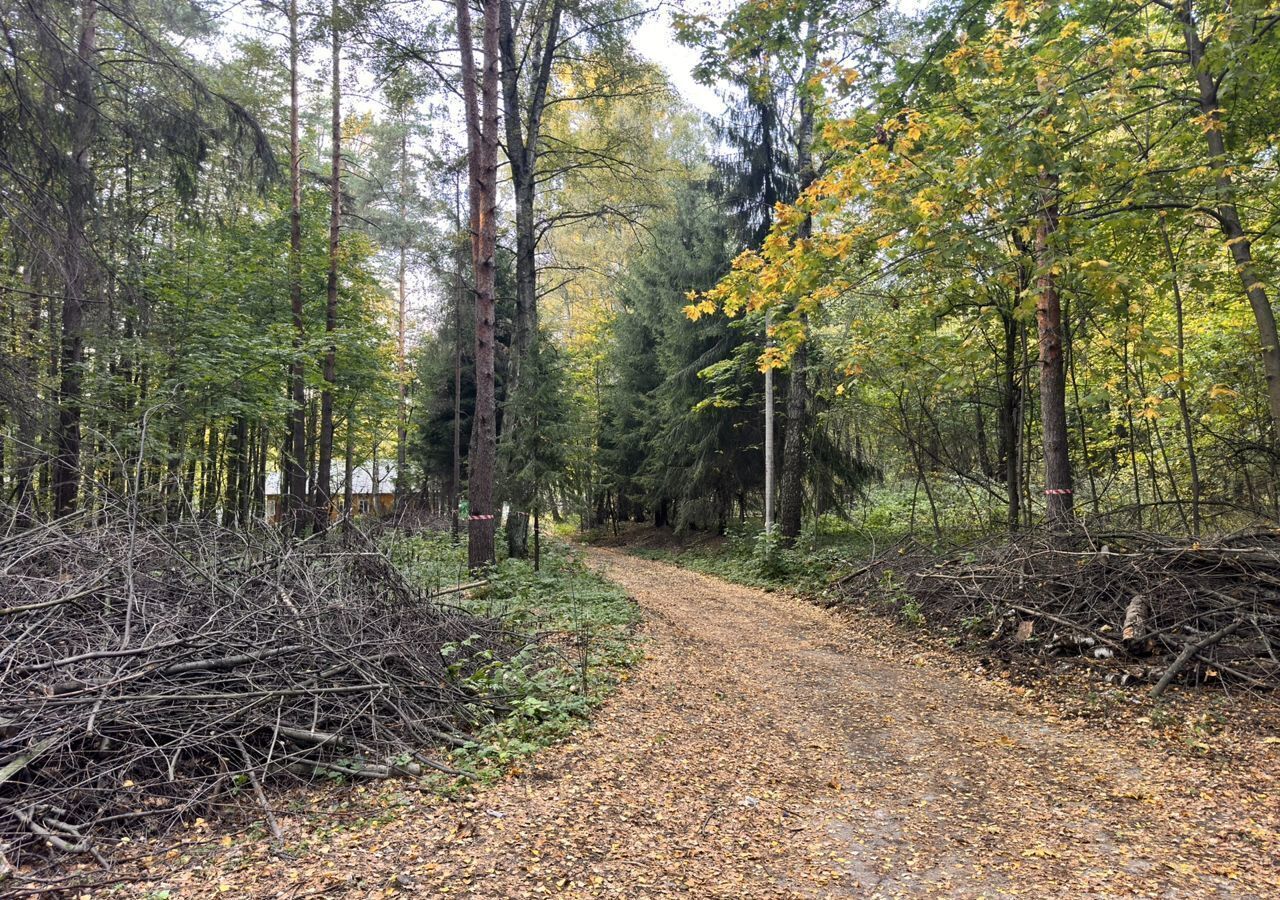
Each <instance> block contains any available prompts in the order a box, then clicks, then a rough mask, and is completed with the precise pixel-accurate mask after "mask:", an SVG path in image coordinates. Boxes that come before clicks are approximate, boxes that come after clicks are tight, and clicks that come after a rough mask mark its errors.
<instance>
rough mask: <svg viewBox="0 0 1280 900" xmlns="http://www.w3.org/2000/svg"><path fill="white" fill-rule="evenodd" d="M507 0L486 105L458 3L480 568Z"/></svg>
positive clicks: (486, 509) (463, 2) (492, 44)
mask: <svg viewBox="0 0 1280 900" xmlns="http://www.w3.org/2000/svg"><path fill="white" fill-rule="evenodd" d="M499 6H500V4H499V0H485V3H484V74H483V77H482V82H481V94H482V100H483V106H481V104H480V103H479V102H478V101H477V97H476V87H475V58H474V51H473V50H472V48H471V33H472V32H471V10H470V7H469V4H468V2H467V0H457V12H458V33H459V35H460V36H461V41H460V43H461V46H462V73H463V97H464V101H465V103H466V107H467V123H468V128H467V132H468V138H469V154H468V159H469V172H470V176H471V222H472V261H473V265H474V267H475V290H476V296H475V320H476V410H475V420H474V422H473V423H472V445H473V447H474V450H473V451H472V454H471V477H470V481H469V484H468V496H469V499H470V505H471V521H470V523H469V545H468V559H469V562H470V564H471V567H472V568H473V569H478V568H482V567H484V566H487V565H490V564H492V563H493V561H494V558H495V557H494V546H493V538H494V530H495V524H496V522H495V514H496V510H495V508H494V469H495V464H496V457H497V436H498V435H497V420H496V416H497V409H496V402H495V393H494V361H495V360H494V357H495V349H496V348H495V346H494V343H495V338H496V333H495V322H494V313H495V309H494V307H495V289H496V281H497V236H498V233H497V212H498V208H497V207H498V190H497V188H498V55H499V48H498V32H499V12H500V10H499Z"/></svg>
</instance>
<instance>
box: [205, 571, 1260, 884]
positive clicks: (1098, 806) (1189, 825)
mask: <svg viewBox="0 0 1280 900" xmlns="http://www.w3.org/2000/svg"><path fill="white" fill-rule="evenodd" d="M588 553H589V555H590V558H591V560H592V562H593V563H594V564H596V565H599V566H601V567H602V568H603V569H604V570H605V572H606V573H607V574H608V576H609V577H611V578H613V579H614V580H615V581H617V582H619V583H620V584H622V585H623V586H625V587H626V589H627V590H628V591H629V592H630V593H631V594H632V596H634V597H635V598H636V600H637V601H638V602H639V603H640V605H641V606H642V607H643V608H644V610H645V613H646V616H647V624H646V626H645V628H644V642H645V657H646V658H645V660H644V662H643V663H642V664H640V665H639V666H637V667H636V668H635V669H633V670H632V671H631V672H630V673H628V677H627V681H626V683H625V684H623V685H622V686H621V687H620V689H619V690H618V691H617V692H616V693H615V694H614V695H613V696H612V697H611V698H610V699H609V701H608V702H607V703H606V704H605V706H604V707H603V708H602V709H601V710H600V712H599V714H598V716H597V717H596V719H595V720H594V722H593V723H592V725H591V726H590V728H588V729H585V730H583V731H582V732H580V733H579V734H578V735H577V737H576V739H575V740H574V741H572V742H570V743H566V744H564V745H561V746H558V747H555V748H551V749H548V750H545V751H543V752H541V753H538V754H536V755H535V756H533V757H531V758H530V759H529V760H527V761H526V762H525V763H524V764H522V768H523V771H517V772H513V773H511V775H510V776H509V777H507V778H505V779H504V780H503V781H502V782H501V783H499V784H498V785H496V786H494V787H493V788H491V789H489V790H485V791H481V792H479V793H477V794H475V795H473V796H471V797H470V798H467V799H465V800H462V801H449V800H443V799H441V798H437V797H433V796H431V795H429V794H426V795H424V794H412V793H407V792H404V791H402V790H400V789H399V788H397V787H396V786H395V785H394V784H392V785H390V786H389V787H388V789H387V791H388V794H387V798H386V799H384V800H379V801H378V802H379V803H385V804H386V805H387V806H388V807H390V808H395V809H396V810H397V811H396V814H395V815H394V816H392V817H389V818H388V820H387V821H386V822H385V823H383V822H375V824H373V825H370V824H369V819H368V818H367V817H366V815H367V814H366V813H360V814H359V815H360V820H359V822H353V823H352V825H351V827H349V828H345V829H341V830H335V831H334V832H333V833H331V834H329V835H328V836H327V837H326V838H324V839H323V841H322V842H320V846H319V849H318V850H317V849H316V847H317V844H316V843H315V842H314V841H313V842H312V843H311V846H312V848H313V850H312V851H311V856H312V857H314V854H316V853H319V854H321V855H320V856H319V859H320V860H322V861H321V862H320V863H319V864H318V865H317V864H314V863H312V862H310V861H309V860H308V861H306V862H303V861H298V862H292V863H291V862H290V861H288V860H281V859H266V858H264V857H262V856H258V857H256V858H249V857H246V858H245V859H244V860H243V861H242V863H241V864H240V866H239V868H238V869H236V870H233V871H228V866H227V861H226V860H225V859H224V860H222V861H221V862H215V861H213V860H210V861H209V864H207V865H206V866H202V867H201V872H197V873H192V876H193V878H192V880H191V881H188V882H187V885H188V886H190V887H192V888H193V890H194V893H192V894H190V896H212V895H214V893H215V889H214V884H215V883H216V885H217V890H220V891H223V892H225V893H226V895H228V896H236V897H250V896H252V897H310V896H319V895H322V894H323V895H326V896H342V897H381V896H398V895H402V896H422V897H433V898H434V897H471V898H489V900H505V898H519V897H571V898H586V897H593V898H594V897H618V898H627V900H640V898H659V897H680V898H698V900H701V898H726V900H728V898H734V900H737V898H791V897H856V898H876V897H883V898H888V897H915V896H940V897H1010V896H1026V897H1036V898H1046V897H1129V896H1137V897H1188V898H1191V897H1195V898H1201V897H1214V896H1223V897H1226V896H1231V897H1280V866H1277V862H1278V861H1280V839H1278V837H1277V831H1278V830H1280V800H1278V799H1277V798H1280V778H1277V771H1278V769H1280V766H1277V765H1274V763H1275V762H1276V757H1275V755H1271V756H1269V757H1267V761H1268V765H1267V766H1265V767H1263V768H1264V769H1265V771H1264V770H1262V769H1255V770H1252V771H1248V772H1241V771H1232V770H1231V768H1230V766H1229V764H1227V763H1223V762H1215V761H1214V760H1213V759H1212V757H1210V758H1196V757H1192V756H1190V755H1186V754H1182V753H1178V752H1176V750H1175V749H1171V748H1168V747H1167V746H1163V747H1162V746H1141V745H1140V744H1139V742H1138V741H1137V740H1136V739H1130V738H1125V737H1122V736H1118V735H1112V734H1108V733H1106V732H1104V731H1103V730H1101V729H1100V728H1098V727H1097V726H1092V727H1091V726H1088V725H1086V724H1082V723H1080V722H1067V721H1059V720H1056V719H1055V718H1054V716H1053V714H1052V712H1051V710H1048V709H1041V708H1037V707H1036V706H1034V705H1033V704H1032V703H1031V702H1030V701H1028V700H1026V699H1025V698H1023V697H1020V696H1019V695H1018V694H1017V692H1016V689H1014V688H1012V687H1010V686H1008V685H1002V684H996V683H992V682H989V681H986V680H984V679H980V678H968V677H964V676H963V675H961V674H959V673H956V672H955V671H953V670H952V669H944V668H942V667H941V665H940V664H939V663H937V662H934V661H931V660H928V659H925V658H914V659H910V658H908V659H902V658H901V654H900V653H899V656H898V658H895V657H894V656H893V654H892V653H891V652H890V651H888V650H885V649H878V648H876V647H875V646H873V645H872V644H871V642H869V641H867V640H866V639H865V638H862V637H860V636H859V633H858V631H857V630H856V629H855V628H853V627H852V626H851V625H849V624H847V623H845V622H842V621H841V620H840V619H839V618H838V617H836V616H835V615H833V614H831V613H829V612H826V611H824V610H821V609H818V608H816V607H814V606H811V605H809V604H806V603H804V602H803V601H801V600H798V599H794V598H791V597H787V596H784V595H780V594H768V593H764V592H761V591H757V590H752V589H749V588H744V587H738V586H734V585H731V584H726V583H724V582H722V581H719V580H716V579H714V578H710V577H707V576H703V575H699V574H696V573H692V572H689V571H686V570H682V569H678V568H675V567H673V566H670V565H666V564H663V563H657V562H650V561H646V560H642V559H637V558H634V557H629V556H626V555H623V554H620V553H615V552H610V551H604V550H590V551H588ZM343 807H344V808H345V807H346V804H343ZM350 815H351V816H352V818H354V817H355V815H356V814H355V812H354V811H353V812H352V813H350ZM205 879H207V880H205ZM201 881H203V885H201V884H200V882H201ZM206 891H207V892H206ZM181 895H182V896H187V895H188V894H187V891H186V890H185V889H184V890H182V891H181Z"/></svg>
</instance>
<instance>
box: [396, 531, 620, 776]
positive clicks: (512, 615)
mask: <svg viewBox="0 0 1280 900" xmlns="http://www.w3.org/2000/svg"><path fill="white" fill-rule="evenodd" d="M504 544H505V542H504V541H502V540H499V541H498V545H499V546H503V545H504ZM392 557H393V559H394V560H395V561H396V562H397V564H399V565H400V566H401V567H402V568H403V569H404V570H405V571H406V573H407V574H408V575H409V577H410V578H412V579H413V580H415V582H417V583H419V584H422V585H423V586H426V587H429V588H431V589H433V590H439V589H440V585H441V584H446V585H447V584H448V583H449V582H452V583H455V584H456V583H457V582H458V581H459V580H461V579H467V578H469V577H470V576H469V575H467V574H466V544H465V542H460V543H459V544H457V545H455V544H454V543H453V541H452V540H451V539H450V537H449V536H448V535H447V534H426V535H422V536H415V537H413V538H408V539H401V540H399V541H397V544H396V547H395V548H394V549H393V551H392ZM451 573H452V574H451ZM486 577H487V583H486V584H484V585H483V586H482V587H478V588H475V589H473V590H470V591H467V592H464V593H457V594H451V595H447V596H446V597H444V598H442V600H444V601H447V602H448V603H449V604H450V605H453V606H455V607H457V608H459V609H462V610H465V611H467V612H470V613H473V614H475V615H478V616H483V617H485V618H488V619H492V620H495V621H497V622H500V623H501V624H502V625H503V626H504V627H505V628H506V629H507V630H508V631H509V632H510V633H511V636H512V639H513V642H514V644H515V645H516V647H517V648H518V649H517V650H516V652H515V653H514V654H512V655H508V654H505V653H504V654H498V653H495V652H493V651H492V650H491V649H478V644H479V639H478V638H473V639H468V640H464V641H460V642H457V643H454V644H449V645H446V646H445V647H444V649H443V651H442V652H443V653H444V655H445V656H446V657H447V658H448V660H449V662H450V666H451V667H454V671H455V673H456V674H458V675H459V676H460V677H462V678H463V679H464V681H465V683H466V684H467V685H468V686H469V687H470V688H471V689H472V691H473V693H474V694H475V696H477V697H483V698H488V699H487V700H486V701H485V702H478V703H477V704H476V705H475V706H474V707H473V708H472V709H471V710H470V711H469V712H470V714H471V716H472V718H473V727H472V728H471V731H470V734H471V737H472V738H473V740H468V741H466V743H465V745H464V746H460V747H455V748H454V749H453V750H452V753H451V757H450V759H449V760H448V764H449V765H450V766H451V767H452V768H454V769H456V770H458V771H460V772H463V773H465V777H463V778H454V777H450V776H448V775H445V774H443V773H442V774H440V775H438V776H432V777H431V779H430V780H431V781H433V782H435V783H436V786H437V787H439V788H440V789H441V790H442V791H445V792H449V791H453V790H457V789H461V788H465V787H466V786H467V785H468V784H474V783H476V782H479V783H484V782H488V781H492V780H494V779H496V778H498V777H500V776H501V775H502V774H503V773H504V772H507V771H509V770H510V768H511V766H512V765H513V764H514V763H515V762H516V761H518V760H520V759H522V758H524V757H526V756H529V755H530V754H532V753H535V752H536V751H538V750H539V749H541V748H543V747H547V746H549V745H551V744H554V743H557V742H559V741H562V740H564V739H565V738H566V737H568V736H569V735H570V734H572V733H573V732H574V731H575V730H576V729H578V728H579V727H581V726H582V725H583V724H584V723H586V722H587V721H588V719H589V717H590V714H591V712H592V710H593V709H594V708H595V707H597V706H598V705H599V704H600V703H601V702H602V701H603V700H604V699H605V698H606V697H607V696H608V695H609V694H610V693H611V692H612V690H613V689H614V688H615V687H616V686H617V685H618V683H619V682H620V681H621V680H622V679H623V678H625V671H626V669H627V668H628V667H630V666H631V665H633V664H634V663H635V662H636V661H637V660H638V658H639V656H640V653H639V650H638V648H637V646H636V641H635V628H636V625H637V624H638V622H639V618H640V612H639V607H637V606H636V604H635V603H634V601H632V600H631V599H630V598H628V597H627V594H626V592H625V591H624V590H623V589H622V588H620V587H619V586H617V585H616V584H613V583H612V582H610V581H608V580H607V579H605V578H604V577H603V576H602V575H600V574H599V573H597V572H595V571H594V570H593V569H591V568H590V567H588V566H587V565H586V564H585V562H583V560H582V557H581V554H580V552H579V551H578V550H577V549H576V548H574V547H572V546H570V545H568V544H565V543H563V542H561V541H559V540H549V541H546V542H545V543H544V545H543V553H542V565H541V568H540V570H538V571H535V570H534V567H533V564H532V562H531V561H529V560H518V559H503V560H501V561H500V562H499V563H498V565H497V566H495V567H493V568H492V569H491V570H490V571H489V572H488V573H486ZM495 700H496V705H495V704H494V703H493V701H495Z"/></svg>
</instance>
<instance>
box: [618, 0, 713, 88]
mask: <svg viewBox="0 0 1280 900" xmlns="http://www.w3.org/2000/svg"><path fill="white" fill-rule="evenodd" d="M695 2H696V0H695ZM678 5H679V6H680V7H681V8H682V9H686V10H687V9H689V8H690V7H691V6H693V5H695V3H691V2H688V0H686V2H684V3H679V4H678ZM671 12H672V10H671V8H670V5H668V6H667V7H666V8H663V9H660V10H658V11H657V12H656V13H654V14H653V15H650V16H647V17H646V18H645V20H644V24H642V25H641V26H640V27H639V28H638V29H636V33H635V35H634V36H633V37H632V39H631V43H632V46H634V47H635V48H636V50H637V51H639V52H640V53H641V54H642V55H643V56H645V57H646V58H647V59H650V60H652V61H653V62H656V63H658V64H659V65H661V66H662V67H663V68H664V69H666V70H667V75H668V77H670V79H671V84H672V85H673V86H674V87H675V89H676V90H677V91H679V92H680V95H681V96H683V97H684V98H685V99H686V100H688V101H689V103H691V104H692V105H693V106H695V107H697V108H698V109H700V110H702V111H703V112H709V113H720V112H723V111H724V104H723V103H722V102H721V101H720V98H719V97H717V96H716V93H715V91H713V90H711V88H709V87H707V86H706V85H702V84H699V83H698V82H696V81H694V79H693V67H694V66H695V65H696V64H697V62H698V52H697V51H696V50H693V49H691V48H689V47H685V46H683V45H681V44H679V43H677V42H676V38H675V34H674V33H673V32H672V30H671Z"/></svg>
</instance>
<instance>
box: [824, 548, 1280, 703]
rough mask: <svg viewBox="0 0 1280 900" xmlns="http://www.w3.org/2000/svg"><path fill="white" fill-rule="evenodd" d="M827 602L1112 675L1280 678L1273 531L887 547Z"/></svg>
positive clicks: (1268, 684)
mask: <svg viewBox="0 0 1280 900" xmlns="http://www.w3.org/2000/svg"><path fill="white" fill-rule="evenodd" d="M833 587H834V589H835V590H834V596H835V598H836V599H835V602H836V603H845V604H848V603H853V604H857V603H865V604H874V603H884V602H889V603H895V604H901V605H906V604H910V608H911V610H912V611H913V612H914V613H915V614H916V615H918V616H921V617H923V619H924V620H925V621H927V622H929V623H931V624H937V625H941V626H943V627H945V628H947V629H948V630H953V631H959V632H968V633H971V634H973V633H981V634H982V635H983V636H984V638H985V639H986V640H987V641H988V642H989V643H991V644H994V645H997V646H999V647H1001V648H1002V649H1004V650H1007V651H1009V652H1017V653H1024V654H1042V655H1074V656H1084V657H1087V658H1089V659H1092V660H1105V661H1108V662H1109V663H1111V664H1115V665H1117V666H1119V667H1120V668H1121V669H1123V670H1124V671H1123V674H1122V675H1121V676H1120V678H1121V680H1123V681H1129V680H1131V679H1138V680H1145V681H1150V682H1153V683H1154V688H1153V693H1154V694H1155V695H1157V696H1158V695H1160V694H1161V693H1163V692H1164V691H1165V690H1166V689H1167V688H1168V687H1169V685H1171V684H1173V683H1175V682H1177V681H1185V682H1191V683H1217V684H1223V685H1231V684H1235V685H1247V686H1250V687H1255V688H1274V687H1276V686H1278V685H1280V533H1277V532H1274V531H1251V532H1247V533H1241V534H1237V535H1232V536H1230V537H1225V538H1222V539H1219V540H1216V541H1213V542H1208V541H1205V542H1201V541H1192V540H1175V539H1171V538H1167V537H1162V536H1158V535H1151V534H1141V533H1115V532H1112V533H1108V534H1106V535H1091V534H1088V533H1085V532H1076V533H1072V534H1070V535H1051V534H1044V533H1038V534H1030V535H1023V536H1020V537H1018V538H1015V539H1012V540H1010V539H1008V538H1003V539H999V540H990V541H986V542H982V543H978V544H973V545H969V546H967V547H963V548H960V549H957V550H952V551H948V552H943V553H939V552H936V551H933V550H931V549H928V548H926V547H923V546H921V545H919V544H914V543H905V544H902V545H899V546H895V547H891V548H889V549H888V550H887V551H886V552H884V553H881V554H880V555H878V556H877V557H876V558H875V559H873V560H872V561H871V562H869V563H868V564H867V565H865V566H863V567H862V568H860V569H858V570H856V571H854V572H851V573H848V574H846V575H845V576H844V577H843V578H841V579H840V580H839V581H837V582H835V584H834V585H833Z"/></svg>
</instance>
